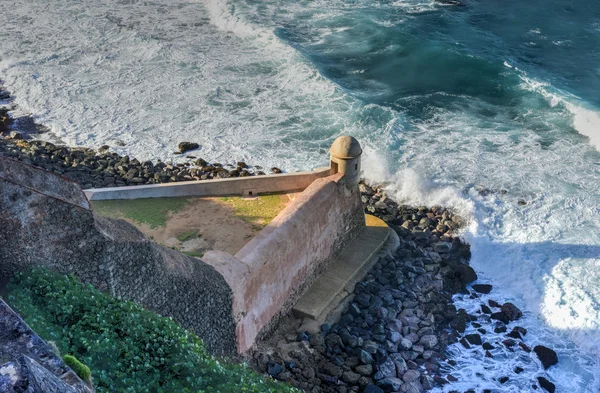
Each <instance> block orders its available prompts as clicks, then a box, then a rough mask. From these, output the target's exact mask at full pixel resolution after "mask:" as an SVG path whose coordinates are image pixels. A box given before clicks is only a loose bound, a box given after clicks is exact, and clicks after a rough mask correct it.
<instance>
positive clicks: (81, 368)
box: [63, 355, 92, 381]
mask: <svg viewBox="0 0 600 393" xmlns="http://www.w3.org/2000/svg"><path fill="white" fill-rule="evenodd" d="M63 361H64V362H65V363H66V364H67V366H69V367H71V369H72V370H73V371H75V374H77V375H79V378H81V379H82V380H84V381H89V380H90V377H91V376H92V372H91V371H90V368H89V367H88V366H86V365H85V364H83V363H81V362H80V361H79V360H77V358H76V357H75V356H72V355H65V356H63Z"/></svg>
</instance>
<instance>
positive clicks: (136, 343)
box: [8, 268, 301, 393]
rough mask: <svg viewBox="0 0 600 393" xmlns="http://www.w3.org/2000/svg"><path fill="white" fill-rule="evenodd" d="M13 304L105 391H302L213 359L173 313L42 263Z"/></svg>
mask: <svg viewBox="0 0 600 393" xmlns="http://www.w3.org/2000/svg"><path fill="white" fill-rule="evenodd" d="M8 301H9V303H10V305H11V306H12V307H14V308H15V310H17V311H18V312H19V314H20V315H21V317H22V318H23V319H24V320H25V322H27V324H28V325H29V326H30V327H31V328H32V329H33V330H34V331H35V332H36V333H37V334H39V335H40V336H41V337H42V338H43V339H44V340H46V341H50V340H51V341H54V342H55V343H56V345H57V346H58V348H59V350H60V351H61V352H62V353H68V354H71V355H70V356H71V357H72V359H71V358H70V357H67V356H65V361H67V362H69V363H70V364H71V365H73V366H72V367H75V368H78V369H79V372H78V374H79V373H81V374H79V375H82V376H84V377H85V376H87V375H88V372H89V370H85V368H86V366H85V365H87V366H89V368H90V369H91V370H92V371H91V373H92V374H93V375H94V378H93V383H94V385H95V388H96V391H97V392H98V393H115V392H118V393H142V392H143V393H180V392H181V393H184V392H187V393H209V392H210V393H240V392H246V393H267V392H269V393H301V392H300V391H299V390H297V389H294V388H292V387H291V386H289V385H286V384H283V383H278V382H275V381H273V380H271V379H268V378H265V377H263V376H261V375H259V374H257V373H255V372H254V371H252V370H251V369H249V368H248V367H247V366H245V365H240V364H233V363H231V362H229V361H227V360H224V359H217V358H215V357H213V356H212V355H210V354H209V353H208V352H207V351H206V349H205V347H204V344H203V343H202V340H200V338H198V336H196V335H194V334H193V333H190V332H188V331H187V330H185V329H183V328H182V327H180V326H179V325H177V324H176V323H175V322H173V320H171V319H170V318H164V317H161V316H160V315H157V314H155V313H153V312H150V311H148V310H146V309H144V308H142V307H140V306H138V305H137V304H135V303H133V302H128V301H122V300H119V299H116V298H113V297H111V296H108V295H106V294H104V293H102V292H100V291H98V290H96V289H94V288H93V287H92V286H90V285H84V284H82V283H80V282H79V281H78V280H77V279H76V278H75V277H74V276H72V275H71V276H63V275H59V274H56V273H52V272H51V271H49V270H48V269H42V268H36V269H33V270H31V271H30V272H29V273H27V274H22V273H19V274H17V275H15V277H14V278H13V280H12V281H11V282H10V283H9V285H8ZM75 357H76V358H75ZM75 371H77V370H75Z"/></svg>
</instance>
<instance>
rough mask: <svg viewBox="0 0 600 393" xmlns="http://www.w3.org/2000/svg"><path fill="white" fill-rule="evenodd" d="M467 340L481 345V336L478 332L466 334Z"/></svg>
mask: <svg viewBox="0 0 600 393" xmlns="http://www.w3.org/2000/svg"><path fill="white" fill-rule="evenodd" d="M465 338H466V339H467V341H468V342H469V343H471V344H473V345H481V343H482V342H481V336H480V335H479V334H477V333H474V334H467V335H465Z"/></svg>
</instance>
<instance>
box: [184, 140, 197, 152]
mask: <svg viewBox="0 0 600 393" xmlns="http://www.w3.org/2000/svg"><path fill="white" fill-rule="evenodd" d="M199 147H200V145H199V144H197V143H194V142H181V143H180V144H179V152H180V153H185V152H186V151H190V150H195V149H197V148H199Z"/></svg>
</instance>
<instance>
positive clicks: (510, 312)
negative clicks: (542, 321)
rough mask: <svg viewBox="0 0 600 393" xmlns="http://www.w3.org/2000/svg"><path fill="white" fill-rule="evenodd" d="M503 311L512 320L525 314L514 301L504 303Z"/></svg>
mask: <svg viewBox="0 0 600 393" xmlns="http://www.w3.org/2000/svg"><path fill="white" fill-rule="evenodd" d="M502 312H503V313H504V314H505V315H506V317H507V318H508V319H509V320H510V321H516V320H517V319H519V318H521V317H522V316H523V313H522V312H521V310H519V309H518V308H517V306H515V305H514V304H512V303H504V304H503V305H502Z"/></svg>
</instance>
